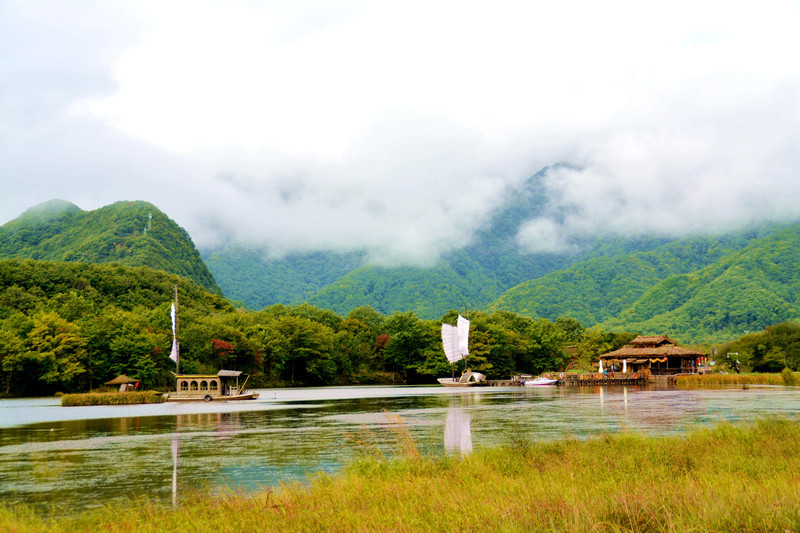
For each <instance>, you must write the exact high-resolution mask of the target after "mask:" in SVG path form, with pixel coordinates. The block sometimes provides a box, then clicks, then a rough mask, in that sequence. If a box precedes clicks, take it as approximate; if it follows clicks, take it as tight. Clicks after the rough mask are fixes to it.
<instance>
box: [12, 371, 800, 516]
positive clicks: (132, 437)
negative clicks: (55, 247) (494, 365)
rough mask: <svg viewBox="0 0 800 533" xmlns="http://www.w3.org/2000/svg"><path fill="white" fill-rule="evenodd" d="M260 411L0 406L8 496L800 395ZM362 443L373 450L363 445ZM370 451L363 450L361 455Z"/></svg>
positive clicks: (698, 419)
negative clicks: (404, 439) (403, 435)
mask: <svg viewBox="0 0 800 533" xmlns="http://www.w3.org/2000/svg"><path fill="white" fill-rule="evenodd" d="M260 392H261V397H260V398H259V399H258V400H256V401H249V402H231V403H213V402H212V403H204V402H201V403H196V404H178V403H170V404H160V405H142V406H132V407H116V406H115V407H61V406H60V405H59V401H58V400H57V399H54V398H44V399H26V400H0V498H1V499H2V500H3V501H5V502H15V501H24V502H29V503H34V504H36V505H37V506H41V507H42V508H49V507H50V506H51V505H52V504H57V505H64V506H67V507H68V508H69V509H73V510H79V509H82V508H86V507H90V506H93V505H98V504H99V503H103V502H106V501H108V500H110V499H113V498H119V497H127V496H136V495H147V496H148V497H150V498H151V499H156V500H159V501H163V502H164V503H166V504H169V503H170V502H172V501H173V498H174V497H177V498H179V497H180V494H181V491H185V490H186V489H189V488H191V489H201V490H207V491H212V492H216V491H220V490H223V489H225V488H227V487H232V488H236V489H243V490H251V489H256V488H258V487H264V486H272V485H276V484H279V483H280V482H281V481H287V480H299V481H304V480H307V479H308V476H309V475H312V474H313V473H314V472H319V471H325V472H329V473H335V472H337V471H339V470H341V469H342V467H343V466H344V464H346V462H347V461H348V460H349V459H350V458H352V457H354V456H355V455H357V454H359V453H364V451H365V449H367V450H373V451H374V450H376V449H380V450H382V451H383V452H384V453H386V454H392V453H393V452H394V451H396V449H397V446H396V442H397V441H396V439H397V434H398V428H399V429H400V430H402V431H405V430H407V431H408V432H410V434H411V435H412V436H413V437H414V440H415V442H416V443H417V444H418V446H419V447H420V448H421V449H422V450H423V451H424V452H425V453H430V454H435V453H469V451H471V450H472V449H476V448H480V447H484V446H493V445H502V444H508V443H512V442H514V441H515V440H518V439H520V438H522V439H532V440H547V439H556V438H560V437H563V436H566V435H569V436H573V437H578V438H584V437H587V436H592V435H597V434H600V433H604V432H615V431H625V430H629V431H638V432H643V433H655V434H665V433H675V432H683V431H686V430H688V429H691V428H693V427H697V426H699V425H709V424H713V423H715V422H719V421H737V420H742V419H752V418H755V417H758V416H762V415H766V414H772V413H776V414H782V415H785V416H788V417H791V418H800V389H798V388H787V387H768V386H763V387H758V386H751V387H750V388H749V389H742V388H727V389H720V388H717V389H707V388H706V389H690V390H686V389H664V390H657V389H651V388H647V387H644V388H640V387H626V388H613V389H603V388H571V387H543V388H533V389H531V388H527V389H525V388H482V389H471V390H468V391H467V390H459V389H452V388H442V387H346V388H324V389H271V390H264V391H260ZM365 443H368V444H366V445H365ZM365 446H366V448H365Z"/></svg>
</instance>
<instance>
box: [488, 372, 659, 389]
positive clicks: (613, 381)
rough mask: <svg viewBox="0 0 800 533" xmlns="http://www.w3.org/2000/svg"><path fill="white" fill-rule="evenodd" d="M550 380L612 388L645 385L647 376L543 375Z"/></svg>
mask: <svg viewBox="0 0 800 533" xmlns="http://www.w3.org/2000/svg"><path fill="white" fill-rule="evenodd" d="M544 375H545V376H549V377H550V378H551V379H557V380H558V383H557V385H563V386H571V387H598V386H604V387H614V386H617V385H644V384H645V383H647V376H646V375H645V374H638V373H635V372H626V373H622V372H615V373H613V374H605V373H603V374H601V373H599V372H595V373H592V374H574V373H569V374H564V373H561V374H544ZM665 377H666V376H665ZM525 379H533V378H532V377H531V376H526V377H525ZM523 381H524V380H523V379H522V378H521V377H520V376H514V377H513V378H512V379H488V380H486V381H485V385H486V386H487V387H522V386H524V385H523V383H522V382H523Z"/></svg>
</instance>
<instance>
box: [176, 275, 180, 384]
mask: <svg viewBox="0 0 800 533" xmlns="http://www.w3.org/2000/svg"><path fill="white" fill-rule="evenodd" d="M179 338H180V337H179V335H178V286H177V285H175V373H176V374H180V373H181V363H180V360H181V343H180V341H179V340H178V339H179Z"/></svg>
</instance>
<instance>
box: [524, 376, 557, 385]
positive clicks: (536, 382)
mask: <svg viewBox="0 0 800 533" xmlns="http://www.w3.org/2000/svg"><path fill="white" fill-rule="evenodd" d="M556 383H558V380H557V379H551V378H547V377H544V376H539V377H538V378H536V379H526V380H525V381H523V382H522V384H523V385H525V386H526V387H539V386H541V385H555V384H556Z"/></svg>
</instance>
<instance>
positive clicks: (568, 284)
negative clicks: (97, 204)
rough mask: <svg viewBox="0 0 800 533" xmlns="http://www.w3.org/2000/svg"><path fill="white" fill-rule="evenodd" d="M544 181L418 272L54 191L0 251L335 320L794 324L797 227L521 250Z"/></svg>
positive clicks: (711, 330)
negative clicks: (217, 233) (217, 241)
mask: <svg viewBox="0 0 800 533" xmlns="http://www.w3.org/2000/svg"><path fill="white" fill-rule="evenodd" d="M562 168H564V167H562ZM547 176H548V169H544V170H543V171H542V172H539V173H537V174H535V175H534V176H532V177H531V178H530V179H529V180H528V181H527V182H526V183H525V184H524V186H522V187H520V188H519V189H517V190H515V191H512V194H509V195H508V201H507V202H506V203H505V204H503V205H502V206H501V207H500V208H498V209H496V210H495V211H494V212H493V213H491V216H490V217H488V218H487V220H486V222H485V223H484V224H483V225H482V226H481V227H480V228H479V229H478V230H477V231H476V232H475V233H474V235H473V238H472V240H471V241H470V242H469V243H468V244H467V245H465V246H464V247H462V248H461V249H457V250H451V251H449V252H448V253H445V254H442V257H441V258H440V259H439V260H438V261H436V262H435V263H434V264H433V265H431V266H428V267H420V266H408V265H406V266H384V265H381V264H376V263H375V262H374V261H373V260H372V257H371V255H370V254H369V253H368V251H367V250H361V251H351V252H328V253H326V252H320V251H315V252H306V253H290V254H286V255H284V256H282V257H274V256H272V255H270V252H269V250H266V249H264V248H263V246H261V245H259V244H257V243H253V244H248V243H245V242H240V241H236V242H232V243H230V244H228V245H227V246H224V247H220V248H217V249H205V250H203V251H202V256H201V253H200V252H198V251H197V250H196V249H195V247H194V245H193V243H192V239H191V238H190V236H189V235H188V233H187V232H186V231H184V230H183V229H182V228H180V226H178V225H177V224H176V223H175V222H173V221H172V220H171V219H170V218H169V217H168V216H167V215H166V214H164V213H162V212H161V211H160V210H159V209H158V208H156V207H155V206H154V205H153V204H150V203H147V202H124V201H123V202H116V203H114V204H111V205H109V206H106V207H103V208H101V209H97V210H95V211H83V210H81V209H80V208H79V207H77V206H76V205H74V204H72V203H70V202H65V201H61V200H53V201H49V202H45V203H43V204H40V205H37V206H35V207H33V208H31V209H28V210H27V211H25V212H24V213H23V214H22V215H20V216H19V217H18V218H16V219H14V220H12V221H10V222H8V223H7V224H5V225H4V226H2V227H0V259H9V258H28V259H37V260H48V261H67V262H83V263H121V264H124V265H129V266H148V267H150V268H153V269H156V270H163V271H166V272H169V273H173V274H178V275H180V276H183V277H185V278H187V279H190V280H192V281H194V282H195V283H197V284H198V285H200V286H202V287H205V288H207V289H208V290H210V291H211V292H214V293H216V294H224V295H225V296H226V297H227V298H229V299H230V300H232V301H233V302H236V303H239V304H243V305H245V306H247V307H249V308H251V309H254V310H260V309H262V308H264V307H268V306H270V305H273V304H285V305H298V304H302V303H307V304H313V305H314V306H317V307H318V308H321V309H326V310H330V311H334V312H335V313H337V314H339V315H340V316H346V315H347V314H348V313H350V312H351V311H353V310H354V309H356V308H358V307H363V306H369V307H373V308H374V309H375V310H377V311H378V312H380V313H381V314H383V315H386V316H389V315H392V314H394V313H397V312H407V311H413V312H414V313H415V314H417V316H419V317H420V318H423V319H433V320H438V319H440V318H441V317H442V316H444V315H446V314H447V313H448V312H449V311H450V310H453V309H457V310H467V311H470V310H473V311H474V310H487V311H510V312H513V313H516V314H519V315H522V316H526V317H531V318H544V319H549V320H556V319H557V318H560V317H570V318H574V319H576V320H577V321H578V322H580V324H581V325H582V326H584V327H593V326H599V327H602V328H607V329H610V330H614V331H620V330H625V331H636V332H639V333H644V334H669V335H671V336H673V337H674V338H676V339H679V340H681V341H683V342H700V341H708V342H712V341H713V342H722V341H724V340H726V339H729V338H731V337H735V336H736V335H737V334H741V333H742V332H744V331H756V330H761V329H763V328H765V327H767V326H770V325H772V324H775V323H778V322H782V321H786V320H795V319H800V311H798V310H799V309H800V299H798V298H799V297H798V295H800V291H799V290H798V287H800V222H797V221H795V222H790V223H785V224H756V225H752V226H751V227H749V228H747V229H745V230H739V231H732V232H727V233H721V234H707V235H696V236H690V237H685V238H681V239H677V240H671V239H668V238H665V237H663V236H658V235H643V236H640V237H638V238H630V239H621V238H606V239H591V238H588V237H587V238H584V239H582V240H579V239H572V240H570V241H569V242H568V243H567V244H568V246H565V247H562V248H561V251H560V252H555V251H551V252H547V253H545V252H537V253H532V252H530V251H529V249H528V248H527V247H526V246H525V244H524V243H523V242H522V240H523V239H521V237H520V235H521V233H522V232H523V231H524V229H525V226H526V224H527V223H528V222H529V221H530V220H531V219H532V218H535V217H536V216H538V215H539V214H541V213H542V212H544V211H543V210H549V213H550V214H551V215H552V214H553V213H554V211H553V209H552V205H551V204H550V202H549V201H548V196H547V194H546V192H545V191H544V180H546V179H547ZM564 215H566V214H564ZM217 280H218V282H219V285H217Z"/></svg>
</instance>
